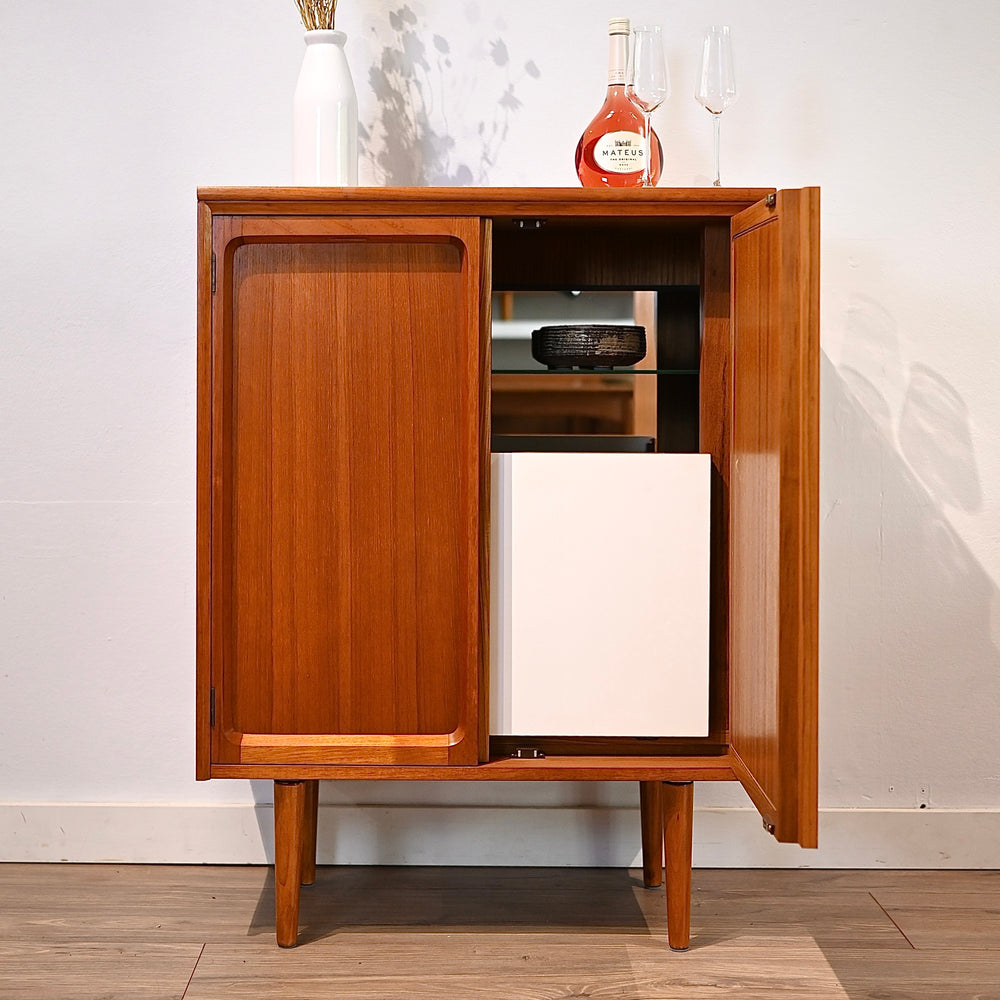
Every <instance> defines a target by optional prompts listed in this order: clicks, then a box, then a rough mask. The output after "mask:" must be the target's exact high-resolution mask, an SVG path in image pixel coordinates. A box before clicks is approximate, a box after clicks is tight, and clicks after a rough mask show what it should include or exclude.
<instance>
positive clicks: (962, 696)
mask: <svg viewBox="0 0 1000 1000" xmlns="http://www.w3.org/2000/svg"><path fill="white" fill-rule="evenodd" d="M847 319H848V329H847V336H846V339H845V342H844V345H845V346H844V352H843V363H842V364H841V365H840V367H839V368H835V367H834V366H833V364H832V363H831V362H830V360H829V359H828V358H827V357H826V356H825V355H824V356H823V361H822V365H823V369H822V409H823V417H822V434H823V455H824V476H823V484H822V486H823V496H822V498H821V509H822V518H823V529H822V544H823V551H822V553H821V573H822V582H821V586H822V588H823V601H822V612H823V620H822V621H821V628H822V649H823V654H824V659H823V668H824V670H823V672H822V674H821V682H822V684H823V691H822V695H823V701H822V703H821V704H822V710H823V715H824V718H823V720H821V732H823V734H824V737H825V739H826V740H827V741H828V745H829V746H831V747H835V749H834V750H833V751H832V753H831V757H835V758H836V761H835V764H834V766H833V767H832V768H830V771H831V772H832V773H830V774H829V775H825V776H824V788H826V787H828V786H829V787H830V788H831V789H836V794H832V795H827V796H825V801H824V805H827V806H844V805H855V806H856V805H860V804H868V805H871V806H875V807H878V806H886V807H902V808H913V807H916V808H926V807H930V806H935V805H937V806H943V807H949V806H950V807H959V806H965V807H973V806H977V805H978V806H983V805H985V806H988V805H995V804H996V802H997V800H998V798H1000V791H998V788H997V781H996V778H995V774H996V761H997V759H1000V735H998V734H1000V730H998V729H997V727H996V723H995V719H996V713H997V711H998V710H1000V651H998V649H997V645H996V643H995V638H994V636H993V623H992V620H991V619H992V616H993V615H995V614H996V611H997V608H998V607H1000V595H998V592H997V589H996V587H995V585H994V583H993V581H992V579H991V578H990V577H989V575H988V574H987V573H986V572H985V571H984V569H983V568H982V566H981V565H980V564H979V563H978V562H977V561H976V559H975V558H974V556H973V555H972V553H971V552H970V551H969V549H968V547H967V546H966V544H965V543H964V541H963V540H962V538H961V537H960V536H959V535H958V533H957V532H956V531H955V529H954V528H953V527H952V525H951V523H950V522H949V519H948V516H947V509H948V508H949V507H951V508H958V509H959V510H961V511H965V512H975V511H977V510H978V509H979V508H980V507H981V505H982V490H981V486H980V480H979V474H978V470H977V467H976V460H975V455H974V452H973V447H972V436H971V433H970V429H969V415H968V412H967V409H966V407H965V404H964V402H963V400H962V399H961V397H960V396H959V394H958V393H957V392H956V391H955V389H954V388H953V387H952V386H951V385H950V384H949V383H948V382H947V380H946V379H944V377H943V376H942V375H941V374H940V373H938V372H936V371H934V370H933V369H931V368H929V367H927V366H926V365H922V364H910V365H906V364H904V363H903V360H902V357H901V351H900V344H899V338H898V334H897V331H896V328H895V323H894V320H893V319H892V317H891V316H890V315H889V314H888V313H887V312H886V311H885V310H884V309H883V308H882V307H881V306H880V305H879V304H878V303H877V302H875V301H873V300H870V299H864V298H858V299H856V300H855V302H854V303H853V304H852V306H851V308H850V309H849V310H848V317H847ZM879 386H882V387H884V391H880V389H879ZM835 724H836V726H835ZM834 728H836V730H837V731H836V732H834V731H833V729H834ZM946 852H947V845H943V846H942V852H941V853H942V860H945V859H946V858H947V853H946Z"/></svg>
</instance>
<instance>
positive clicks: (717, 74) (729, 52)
mask: <svg viewBox="0 0 1000 1000" xmlns="http://www.w3.org/2000/svg"><path fill="white" fill-rule="evenodd" d="M694 96H695V100H696V101H697V102H698V103H699V104H701V105H702V106H703V107H704V108H706V109H707V110H708V111H709V112H710V113H711V115H712V124H713V125H714V127H715V180H714V181H712V184H714V185H715V187H719V186H720V185H721V183H722V181H721V180H720V179H719V122H720V120H721V118H722V112H723V111H725V110H726V108H730V107H732V106H733V105H734V104H735V103H736V97H737V94H736V77H735V76H734V75H733V40H732V38H731V37H730V33H729V25H727V24H722V25H714V24H713V25H712V27H711V28H708V29H706V31H705V45H704V48H703V49H702V52H701V75H700V76H699V77H698V89H697V90H696V91H695V93H694Z"/></svg>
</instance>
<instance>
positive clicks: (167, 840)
mask: <svg viewBox="0 0 1000 1000" xmlns="http://www.w3.org/2000/svg"><path fill="white" fill-rule="evenodd" d="M272 822H273V814H272V807H271V806H270V804H268V803H261V804H256V805H255V804H253V803H246V804H243V803H240V804H233V805H225V804H223V805H220V804H216V803H212V804H197V805H196V804H149V803H120V804H119V803H113V804H104V803H0V860H3V861H71V862H109V863H118V864H137V863H144V864H161V863H162V864H266V863H269V862H270V861H272V860H273V833H272V830H273V826H272ZM819 839H820V848H819V850H816V851H807V850H803V849H801V848H799V847H797V846H794V845H786V844H778V843H776V842H775V841H774V840H773V839H772V838H771V837H769V836H768V835H767V834H766V833H765V832H764V831H763V830H762V829H761V822H760V817H759V816H758V815H757V813H756V812H754V811H753V810H752V809H740V808H706V809H696V810H695V817H694V863H695V866H696V867H702V868H714V867H719V868H730V867H748V868H760V867H763V868H772V867H773V868H1000V810H944V809H936V810H931V809H928V810H917V809H905V810H904V809H824V810H821V811H820V837H819ZM638 840H639V817H638V811H637V810H636V809H631V808H606V807H589V806H588V807H578V808H565V807H501V808H498V807H483V806H475V805H473V806H463V807H453V806H435V807H424V806H405V805H395V804H393V805H373V806H372V805H369V806H344V805H340V804H331V805H327V804H323V805H322V806H321V812H320V820H319V847H318V852H317V853H318V859H319V862H320V864H358V865H526V866H546V865H572V866H576V865H580V866H598V867H601V866H607V867H619V866H620V867H627V866H634V865H635V864H636V863H637V861H638Z"/></svg>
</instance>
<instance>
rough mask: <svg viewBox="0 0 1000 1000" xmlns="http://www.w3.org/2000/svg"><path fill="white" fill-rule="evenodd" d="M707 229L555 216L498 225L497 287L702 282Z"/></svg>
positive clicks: (495, 246) (681, 223)
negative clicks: (523, 224) (524, 224)
mask: <svg viewBox="0 0 1000 1000" xmlns="http://www.w3.org/2000/svg"><path fill="white" fill-rule="evenodd" d="M699 244H700V231H699V227H698V226H697V225H694V224H692V223H691V222H690V221H689V220H683V219H682V220H679V221H677V220H670V219H662V218H661V219H652V218H647V219H641V220H636V219H634V218H629V217H628V216H622V217H619V218H610V219H588V218H582V219H580V218H578V219H574V220H571V221H567V220H563V219H559V218H551V219H548V220H547V221H546V223H545V225H544V226H543V227H542V228H541V229H519V228H517V226H515V225H514V223H513V221H512V220H509V219H502V220H501V219H495V220H494V225H493V280H494V291H530V290H533V289H541V290H544V289H560V288H569V289H584V290H585V289H589V288H603V289H607V288H622V289H627V290H630V291H631V290H636V289H652V288H659V287H664V286H668V285H696V284H697V283H698V266H699V265H698V256H699Z"/></svg>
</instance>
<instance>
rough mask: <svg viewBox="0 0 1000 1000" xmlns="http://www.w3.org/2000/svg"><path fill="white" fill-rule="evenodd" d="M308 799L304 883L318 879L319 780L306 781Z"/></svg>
mask: <svg viewBox="0 0 1000 1000" xmlns="http://www.w3.org/2000/svg"><path fill="white" fill-rule="evenodd" d="M303 784H304V785H305V786H306V801H305V807H304V812H305V816H304V821H303V826H302V884H303V885H312V884H313V882H315V881H316V821H317V819H318V818H319V782H318V781H304V782H303Z"/></svg>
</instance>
